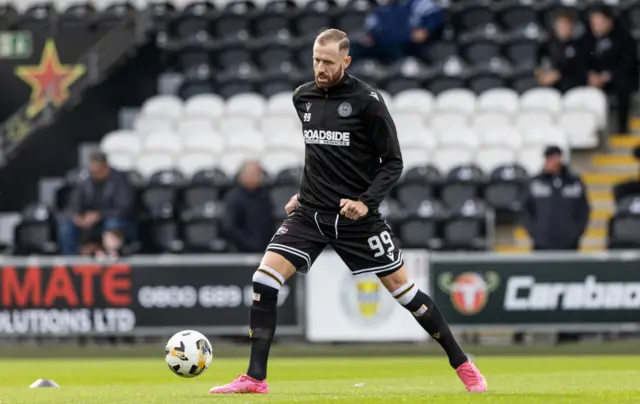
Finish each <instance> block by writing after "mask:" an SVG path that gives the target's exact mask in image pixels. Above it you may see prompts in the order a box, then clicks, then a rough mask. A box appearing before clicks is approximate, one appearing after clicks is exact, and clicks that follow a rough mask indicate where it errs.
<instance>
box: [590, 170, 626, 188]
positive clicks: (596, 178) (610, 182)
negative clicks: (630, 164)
mask: <svg viewBox="0 0 640 404" xmlns="http://www.w3.org/2000/svg"><path fill="white" fill-rule="evenodd" d="M632 177H634V175H632V174H629V173H626V172H625V173H594V172H589V173H585V174H583V175H582V179H583V180H584V182H585V184H586V185H587V187H589V188H591V187H592V186H603V185H604V186H609V187H612V186H614V185H615V184H617V183H620V182H623V181H627V180H629V179H631V178H632Z"/></svg>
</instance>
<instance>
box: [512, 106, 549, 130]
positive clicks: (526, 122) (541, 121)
mask: <svg viewBox="0 0 640 404" xmlns="http://www.w3.org/2000/svg"><path fill="white" fill-rule="evenodd" d="M554 124H555V115H553V114H551V113H549V112H547V111H521V112H520V113H519V114H518V115H516V118H515V127H516V128H517V129H518V130H519V131H521V132H524V131H526V130H527V129H529V128H533V127H536V126H538V127H547V126H553V125H554Z"/></svg>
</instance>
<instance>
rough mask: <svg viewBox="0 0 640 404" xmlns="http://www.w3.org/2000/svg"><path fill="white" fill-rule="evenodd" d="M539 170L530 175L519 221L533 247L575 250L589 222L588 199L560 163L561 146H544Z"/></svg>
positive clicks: (579, 182) (576, 178)
mask: <svg viewBox="0 0 640 404" xmlns="http://www.w3.org/2000/svg"><path fill="white" fill-rule="evenodd" d="M544 156H545V163H544V170H543V172H542V173H541V174H540V175H538V176H536V177H533V178H532V179H531V181H530V182H529V185H528V187H527V190H526V196H525V199H524V202H523V205H522V224H523V225H524V227H525V229H527V232H528V233H529V236H530V237H531V239H532V240H533V245H534V249H535V250H577V249H578V248H579V246H580V238H581V237H582V234H583V233H584V231H585V229H586V228H587V224H588V222H589V211H590V207H589V201H588V200H587V196H586V189H585V186H584V184H583V182H582V180H581V179H580V177H579V176H577V175H575V174H573V173H571V172H570V171H569V169H568V168H567V167H566V166H565V165H564V164H563V163H562V150H560V148H558V147H556V146H550V147H547V149H546V150H545V154H544Z"/></svg>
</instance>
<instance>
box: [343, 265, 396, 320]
mask: <svg viewBox="0 0 640 404" xmlns="http://www.w3.org/2000/svg"><path fill="white" fill-rule="evenodd" d="M386 294H388V292H387V291H386V289H384V288H383V287H382V285H381V284H380V281H379V280H378V278H377V277H376V276H375V275H365V276H353V275H351V274H350V273H349V274H346V275H345V279H344V281H343V282H342V290H341V303H342V307H343V308H344V310H345V313H346V314H347V315H348V316H349V318H351V319H352V320H354V321H356V322H358V323H360V324H362V325H369V326H372V327H375V326H378V325H379V324H381V323H382V322H384V321H385V320H387V318H388V317H389V315H390V314H391V312H392V311H393V309H394V308H395V305H396V304H397V303H396V302H395V301H394V300H393V299H388V298H384V296H385V295H386Z"/></svg>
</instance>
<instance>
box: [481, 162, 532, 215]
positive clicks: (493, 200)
mask: <svg viewBox="0 0 640 404" xmlns="http://www.w3.org/2000/svg"><path fill="white" fill-rule="evenodd" d="M527 178H528V177H527V171H526V170H525V169H524V168H522V167H520V166H518V165H505V166H501V167H497V168H496V169H494V170H493V172H492V173H491V174H490V175H489V182H488V184H487V185H486V187H485V190H484V199H485V201H487V203H488V204H489V205H490V206H491V207H492V208H493V209H494V210H495V211H496V214H497V216H498V218H500V217H501V216H503V215H505V216H507V219H513V218H514V215H515V214H516V213H517V212H520V208H521V206H520V202H521V200H522V193H523V191H524V187H525V185H526V181H527Z"/></svg>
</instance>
